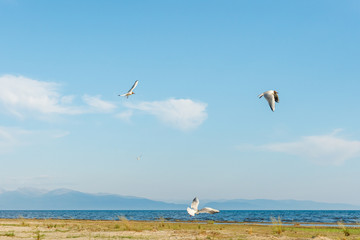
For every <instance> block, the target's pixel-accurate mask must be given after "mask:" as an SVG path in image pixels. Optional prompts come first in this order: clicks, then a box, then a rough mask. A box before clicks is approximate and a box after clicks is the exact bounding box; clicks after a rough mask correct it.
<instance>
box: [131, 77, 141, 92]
mask: <svg viewBox="0 0 360 240" xmlns="http://www.w3.org/2000/svg"><path fill="white" fill-rule="evenodd" d="M138 83H139V80H136V81H135V83H134V85H133V86H132V87H131V88H130V90H129V93H130V92H132V91H134V89H135V88H136V86H137V85H138Z"/></svg>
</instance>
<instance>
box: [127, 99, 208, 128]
mask: <svg viewBox="0 0 360 240" xmlns="http://www.w3.org/2000/svg"><path fill="white" fill-rule="evenodd" d="M125 106H126V107H128V108H130V109H136V110H140V111H143V112H146V113H148V114H151V115H154V116H155V117H157V118H158V119H160V120H161V121H162V122H164V123H166V124H169V125H171V126H173V127H175V128H178V129H181V130H191V129H194V128H197V127H198V126H200V125H201V124H202V123H203V122H204V121H205V120H206V118H207V113H206V107H207V104H206V103H202V102H195V101H193V100H191V99H168V100H165V101H153V102H140V103H137V104H132V103H128V104H126V105H125Z"/></svg>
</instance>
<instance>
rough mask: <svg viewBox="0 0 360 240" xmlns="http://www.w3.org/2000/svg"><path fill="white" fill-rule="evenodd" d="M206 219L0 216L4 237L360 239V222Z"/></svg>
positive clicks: (163, 239) (0, 230) (233, 239)
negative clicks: (306, 223) (325, 223)
mask: <svg viewBox="0 0 360 240" xmlns="http://www.w3.org/2000/svg"><path fill="white" fill-rule="evenodd" d="M275 220H276V221H274V222H273V224H269V225H261V224H248V223H247V224H244V223H226V224H223V223H217V222H213V221H207V222H206V221H204V222H168V221H166V220H165V219H159V221H131V220H128V219H126V218H123V217H120V218H119V219H117V220H112V221H100V220H96V221H94V220H75V219H71V220H61V219H43V220H40V219H24V218H21V219H0V239H1V240H2V239H8V240H10V239H11V240H15V239H42V240H44V239H79V240H85V239H86V240H89V239H154V240H165V239H194V240H196V239H198V240H200V239H201V240H202V239H232V240H240V239H252V240H261V239H318V240H326V239H338V240H343V239H346V240H353V239H354V240H355V239H360V226H359V225H353V226H351V227H345V225H344V224H343V223H338V224H334V225H332V226H331V227H329V226H304V225H301V223H294V224H293V225H284V224H283V223H281V219H279V218H278V219H275Z"/></svg>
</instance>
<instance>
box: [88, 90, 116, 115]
mask: <svg viewBox="0 0 360 240" xmlns="http://www.w3.org/2000/svg"><path fill="white" fill-rule="evenodd" d="M83 100H84V102H85V103H87V104H88V105H89V106H91V107H92V108H93V109H95V110H96V111H100V112H111V111H113V110H114V109H115V108H116V105H115V104H113V103H110V102H107V101H104V100H101V99H100V96H93V97H92V96H89V95H86V94H85V95H84V96H83Z"/></svg>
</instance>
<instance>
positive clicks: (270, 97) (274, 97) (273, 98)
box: [258, 90, 279, 112]
mask: <svg viewBox="0 0 360 240" xmlns="http://www.w3.org/2000/svg"><path fill="white" fill-rule="evenodd" d="M262 96H264V97H265V99H266V100H267V101H268V103H269V106H270V108H271V110H272V111H273V112H274V111H275V102H277V103H278V102H279V96H278V92H277V91H274V90H269V91H266V92H263V93H262V94H260V95H259V96H258V97H259V98H261V97H262Z"/></svg>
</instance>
